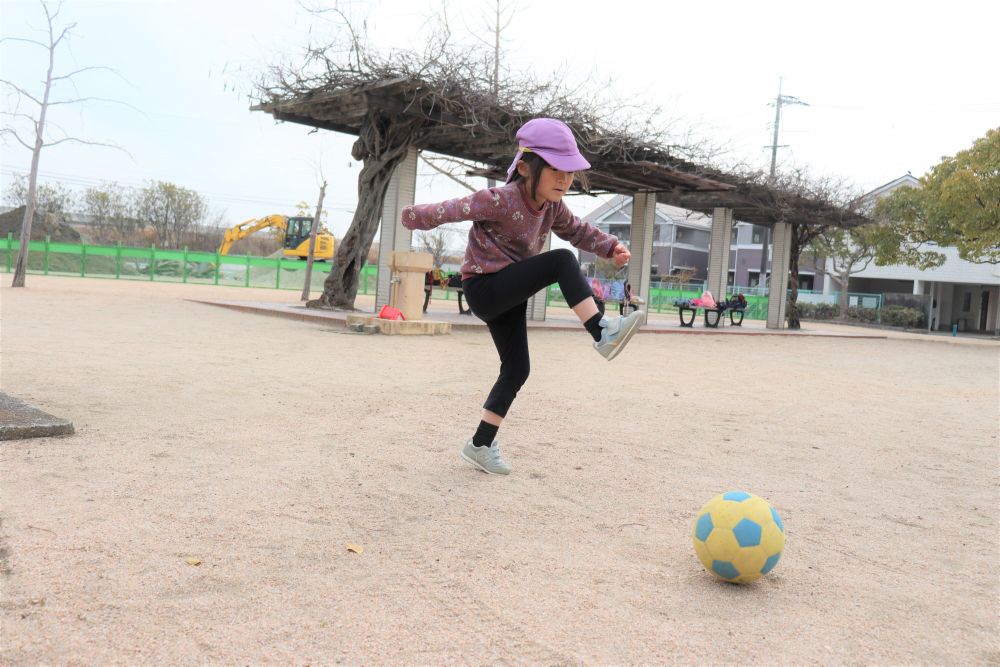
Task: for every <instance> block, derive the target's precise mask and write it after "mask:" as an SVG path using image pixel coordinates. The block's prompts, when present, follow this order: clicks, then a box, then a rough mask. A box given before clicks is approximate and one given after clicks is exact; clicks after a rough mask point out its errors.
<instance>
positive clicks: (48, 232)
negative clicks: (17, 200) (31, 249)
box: [0, 206, 80, 243]
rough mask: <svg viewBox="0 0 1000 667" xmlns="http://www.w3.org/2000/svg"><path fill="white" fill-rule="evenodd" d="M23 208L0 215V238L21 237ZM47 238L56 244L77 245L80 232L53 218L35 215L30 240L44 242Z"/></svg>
mask: <svg viewBox="0 0 1000 667" xmlns="http://www.w3.org/2000/svg"><path fill="white" fill-rule="evenodd" d="M24 208H25V207H24V206H18V207H17V208H15V209H13V210H11V211H7V212H6V213H2V214H0V237H2V238H6V237H7V234H13V235H14V238H20V236H21V224H22V223H23V222H24ZM46 236H48V237H49V238H50V239H52V240H53V241H56V242H58V243H79V242H80V232H78V231H76V230H75V229H73V228H72V227H70V226H69V225H68V224H66V223H65V222H63V221H62V220H59V219H57V218H56V217H55V216H52V215H46V214H44V213H38V212H36V213H35V218H34V220H33V221H32V223H31V240H32V241H44V240H45V237H46Z"/></svg>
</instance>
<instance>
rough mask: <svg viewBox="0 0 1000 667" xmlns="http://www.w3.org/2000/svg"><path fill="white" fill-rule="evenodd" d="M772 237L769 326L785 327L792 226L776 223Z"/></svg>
mask: <svg viewBox="0 0 1000 667" xmlns="http://www.w3.org/2000/svg"><path fill="white" fill-rule="evenodd" d="M771 238H772V239H773V241H772V248H771V279H770V280H769V281H768V298H767V328H768V329H784V328H785V300H786V298H787V297H786V292H787V291H788V268H789V267H788V265H789V264H790V263H791V256H792V255H791V251H792V226H791V225H790V224H788V223H787V222H779V223H776V224H775V225H774V229H773V230H772V234H771Z"/></svg>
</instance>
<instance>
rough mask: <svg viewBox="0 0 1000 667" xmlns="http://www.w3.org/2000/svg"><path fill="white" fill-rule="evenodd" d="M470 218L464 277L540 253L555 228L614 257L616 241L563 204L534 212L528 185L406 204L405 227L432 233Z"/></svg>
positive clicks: (589, 248) (521, 183)
mask: <svg viewBox="0 0 1000 667" xmlns="http://www.w3.org/2000/svg"><path fill="white" fill-rule="evenodd" d="M462 220H472V221H473V225H472V229H470V230H469V244H468V246H467V247H466V249H465V263H463V264H462V279H463V280H464V279H466V278H470V277H472V276H475V275H480V274H484V273H496V272H497V271H499V270H500V269H502V268H504V267H506V266H509V265H510V264H513V263H514V262H519V261H521V260H522V259H527V258H528V257H532V256H534V255H537V254H538V253H539V252H540V251H541V249H542V248H543V247H545V237H546V235H547V234H548V233H549V231H550V230H551V231H552V232H554V233H555V235H556V236H558V237H559V238H561V239H563V240H565V241H569V243H571V244H572V245H573V246H575V247H577V248H580V249H581V250H586V251H588V252H592V253H594V254H595V255H597V256H599V257H611V256H612V254H613V253H614V249H615V245H616V244H617V243H618V239H617V238H616V237H614V236H611V235H610V234H605V233H604V232H602V231H601V230H599V229H597V228H596V227H592V226H591V225H588V224H587V223H585V222H583V221H582V220H580V218H578V217H577V216H575V215H573V213H572V212H571V211H570V210H569V208H568V207H567V206H566V204H564V203H563V202H561V201H560V202H559V203H557V204H553V203H551V202H545V205H544V206H543V207H542V210H541V211H539V210H536V209H535V207H534V206H532V205H531V203H530V202H529V201H528V193H527V192H526V191H525V186H524V181H515V182H514V183H508V184H507V185H504V186H500V187H496V188H489V189H487V190H480V191H479V192H476V193H475V194H471V195H469V196H468V197H462V198H460V199H450V200H448V201H445V202H441V203H440V204H422V205H414V206H407V207H406V208H404V209H403V215H402V223H403V226H404V227H406V228H407V229H433V228H435V227H437V226H438V225H442V224H444V223H446V222H460V221H462Z"/></svg>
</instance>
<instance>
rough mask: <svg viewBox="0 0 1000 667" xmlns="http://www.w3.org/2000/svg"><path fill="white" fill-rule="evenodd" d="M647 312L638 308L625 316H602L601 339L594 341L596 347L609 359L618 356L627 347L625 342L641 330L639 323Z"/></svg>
mask: <svg viewBox="0 0 1000 667" xmlns="http://www.w3.org/2000/svg"><path fill="white" fill-rule="evenodd" d="M645 315H646V314H645V313H644V312H643V311H641V310H636V311H634V312H632V313H630V314H628V315H626V316H625V317H612V318H607V317H602V318H601V329H603V331H601V340H599V341H597V342H595V343H594V349H595V350H597V351H598V352H600V353H601V356H603V357H604V358H605V359H607V360H608V361H611V360H612V359H614V358H615V357H617V356H618V353H619V352H621V351H622V350H624V349H625V344H626V343H628V341H629V339H630V338H631V337H632V336H633V335H634V334H635V332H636V331H638V330H639V325H640V323H641V322H642V318H643V317H645Z"/></svg>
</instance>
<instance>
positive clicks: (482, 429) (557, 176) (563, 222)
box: [402, 118, 643, 475]
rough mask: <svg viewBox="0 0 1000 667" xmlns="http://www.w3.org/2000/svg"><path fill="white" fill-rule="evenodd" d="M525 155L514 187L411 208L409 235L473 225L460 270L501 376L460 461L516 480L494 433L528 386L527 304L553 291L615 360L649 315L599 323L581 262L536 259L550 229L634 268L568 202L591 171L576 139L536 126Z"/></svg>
mask: <svg viewBox="0 0 1000 667" xmlns="http://www.w3.org/2000/svg"><path fill="white" fill-rule="evenodd" d="M517 139H518V142H519V148H518V150H517V155H516V156H515V157H514V161H513V162H512V163H511V165H510V168H509V169H508V170H507V183H506V184H505V185H504V186H502V187H498V188H490V189H487V190H480V191H479V192H476V193H475V194H472V195H469V196H468V197H464V198H462V199H452V200H449V201H446V202H442V203H440V204H425V205H420V206H407V207H406V208H404V209H403V214H402V223H403V226H404V227H406V228H407V229H424V230H426V229H432V228H434V227H437V226H438V225H441V224H444V223H446V222H458V221H462V220H471V221H473V225H472V229H470V230H469V244H468V247H467V248H466V251H465V263H464V264H462V288H463V290H464V291H465V299H466V301H467V302H468V304H469V307H470V308H471V309H472V312H473V313H475V314H476V316H477V317H479V318H480V319H482V320H483V321H484V322H486V325H487V327H489V330H490V334H491V335H492V336H493V343H494V344H495V345H496V348H497V352H498V353H499V354H500V377H498V378H497V381H496V384H494V385H493V389H492V391H490V394H489V396H488V397H487V399H486V403H484V404H483V418H482V421H481V422H479V428H478V429H476V433H475V435H473V436H472V437H471V438H470V439H469V440H468V441H467V442H466V443H465V446H464V447H463V449H462V457H463V458H464V459H465V460H466V461H468V462H469V463H471V464H473V465H474V466H476V467H478V468H479V469H480V470H483V471H484V472H487V473H491V474H494V475H506V474H508V473H510V466H509V465H508V464H507V462H506V461H504V460H503V458H502V457H501V455H500V444H499V443H498V442H497V441H496V434H497V431H498V430H499V428H500V423H501V422H502V421H503V419H504V417H506V416H507V411H508V410H509V409H510V406H511V403H513V401H514V397H515V396H516V395H517V392H518V390H519V389H520V388H521V386H522V385H523V384H524V382H525V380H527V379H528V372H529V370H530V366H529V362H528V329H527V317H526V313H527V306H528V299H529V298H530V297H531V296H532V295H533V294H535V293H536V292H538V291H539V290H541V289H543V288H545V287H548V286H549V285H551V284H553V283H557V282H558V283H559V288H560V289H561V290H562V293H563V295H564V296H565V297H566V302H567V303H568V304H569V305H570V307H571V308H572V309H573V312H574V313H576V315H577V317H579V318H580V321H581V322H582V323H583V326H584V328H586V330H587V331H588V332H589V333H590V335H591V336H592V337H593V338H594V348H595V349H596V350H597V351H598V352H599V353H600V354H601V355H602V356H603V357H604V358H605V359H608V360H609V361H610V360H611V359H614V358H615V357H616V356H617V355H618V353H619V352H621V351H622V349H623V348H624V347H625V344H626V343H627V342H628V340H629V339H630V338H631V337H632V335H633V334H634V333H635V332H636V330H637V329H638V328H639V323H640V322H641V320H642V317H643V312H642V311H641V310H637V311H635V312H633V313H632V314H630V315H628V316H627V317H614V318H606V317H602V315H601V314H600V312H598V309H597V304H596V303H595V302H594V295H593V292H592V291H591V289H590V286H589V285H588V284H587V281H586V279H585V278H584V277H583V274H582V273H581V271H580V264H579V262H578V261H577V259H576V255H574V254H573V253H572V252H570V251H569V250H566V249H562V250H552V251H550V252H545V253H542V254H538V253H539V251H540V250H541V249H542V248H543V247H544V246H545V237H546V235H547V234H548V233H549V231H552V232H553V233H555V234H556V236H558V237H559V238H561V239H564V240H566V241H569V242H570V243H571V244H572V245H573V246H575V247H577V248H581V249H583V250H587V251H589V252H592V253H594V254H595V255H598V256H601V257H607V258H612V259H614V261H615V264H616V265H617V266H618V267H622V266H624V265H625V264H626V263H628V260H629V258H630V257H631V255H630V254H629V251H628V249H627V248H626V247H625V246H624V245H622V244H621V243H619V242H618V239H617V238H616V237H614V236H611V235H608V234H605V233H604V232H602V231H600V230H599V229H597V228H596V227H592V226H590V225H588V224H586V223H585V222H583V221H582V220H580V218H578V217H576V216H575V215H573V214H572V213H571V212H570V210H569V209H568V208H567V207H566V205H565V204H564V203H563V201H562V198H563V196H564V195H565V194H566V193H567V192H568V191H569V188H570V186H571V185H572V183H573V176H574V173H575V172H578V171H582V170H584V169H588V168H590V163H589V162H587V161H586V160H585V159H584V158H583V156H582V155H580V151H579V149H578V148H577V145H576V140H575V138H574V137H573V132H572V131H571V130H570V129H569V127H567V126H566V125H565V124H564V123H562V122H561V121H558V120H555V119H553V118H536V119H534V120H531V121H528V122H527V123H525V124H524V126H523V127H521V129H520V130H518V132H517Z"/></svg>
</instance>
